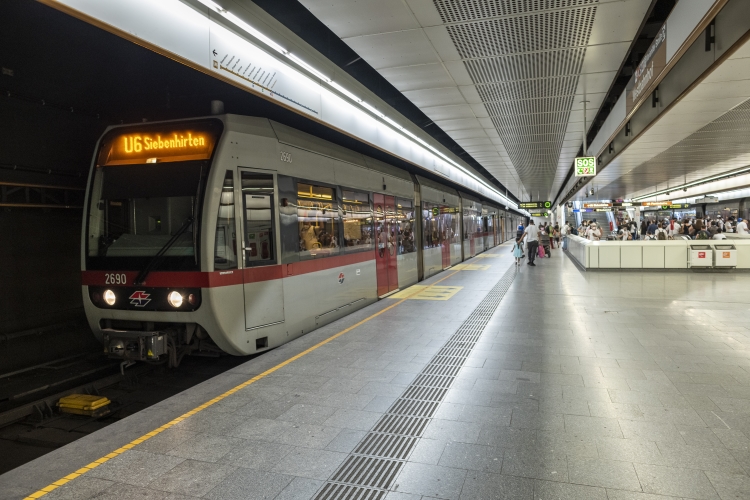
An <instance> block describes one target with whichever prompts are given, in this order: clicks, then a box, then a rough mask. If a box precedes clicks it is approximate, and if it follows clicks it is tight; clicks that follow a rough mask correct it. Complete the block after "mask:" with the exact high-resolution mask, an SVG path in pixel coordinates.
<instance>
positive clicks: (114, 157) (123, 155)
mask: <svg viewBox="0 0 750 500" xmlns="http://www.w3.org/2000/svg"><path fill="white" fill-rule="evenodd" d="M196 125H197V126H196V127H191V128H180V129H168V128H165V127H159V128H154V127H149V128H141V129H134V128H130V127H128V128H124V129H119V130H118V129H115V130H113V131H112V132H111V133H110V134H108V137H106V138H105V139H104V141H102V149H101V151H100V153H99V165H133V164H143V163H162V162H173V161H191V160H208V159H209V158H211V154H212V153H213V150H214V145H215V143H216V135H217V134H216V133H215V132H214V130H211V129H213V128H215V127H214V126H212V125H213V124H211V123H210V122H209V123H202V124H196ZM217 132H218V131H217Z"/></svg>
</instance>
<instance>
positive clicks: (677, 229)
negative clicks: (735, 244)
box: [512, 216, 750, 266]
mask: <svg viewBox="0 0 750 500" xmlns="http://www.w3.org/2000/svg"><path fill="white" fill-rule="evenodd" d="M726 233H737V234H740V235H749V236H750V225H748V222H747V221H746V220H743V219H741V218H736V217H734V216H731V217H728V218H727V219H726V220H724V218H722V217H721V216H718V217H698V218H694V219H687V218H686V219H683V220H682V221H680V220H678V219H677V218H676V217H672V218H671V219H670V218H665V219H663V220H658V219H644V220H643V221H642V222H641V223H640V225H639V224H637V223H636V222H635V221H633V220H629V221H621V222H620V224H619V226H618V227H617V230H616V231H611V234H612V236H613V237H614V239H617V240H621V241H629V240H674V239H678V238H690V239H692V240H709V239H712V240H723V239H726ZM569 234H572V235H576V236H581V237H583V238H586V239H588V240H590V241H599V240H601V239H607V236H606V234H605V232H604V230H603V229H602V228H601V226H600V225H598V224H597V223H596V221H595V220H594V221H586V220H584V221H582V222H581V224H580V225H579V226H578V227H575V226H573V225H572V224H571V223H569V222H566V223H565V224H563V225H562V227H561V226H560V225H559V224H555V225H554V226H553V225H552V224H550V223H548V222H545V223H542V224H540V225H539V226H537V225H536V224H535V223H534V220H533V219H532V220H531V221H529V225H528V226H526V228H524V227H523V226H522V225H520V226H518V231H517V233H516V241H515V244H514V245H513V250H512V252H513V256H514V257H515V258H516V265H517V266H518V265H521V261H522V259H524V258H525V257H526V252H527V253H528V265H530V266H535V265H536V264H535V263H534V262H535V260H536V257H537V256H538V257H550V256H551V252H552V250H553V249H554V248H555V247H558V248H559V247H560V241H561V240H562V241H563V245H564V242H565V241H567V240H565V239H564V237H565V236H567V235H569ZM524 243H525V244H526V248H525V249H524Z"/></svg>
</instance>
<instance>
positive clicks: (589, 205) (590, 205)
mask: <svg viewBox="0 0 750 500" xmlns="http://www.w3.org/2000/svg"><path fill="white" fill-rule="evenodd" d="M611 206H612V204H611V203H584V204H583V207H584V208H608V207H611Z"/></svg>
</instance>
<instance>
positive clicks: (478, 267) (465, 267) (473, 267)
mask: <svg viewBox="0 0 750 500" xmlns="http://www.w3.org/2000/svg"><path fill="white" fill-rule="evenodd" d="M490 267H492V266H490V265H489V264H456V265H455V266H453V267H452V268H451V269H456V270H458V271H486V270H487V269H489V268H490Z"/></svg>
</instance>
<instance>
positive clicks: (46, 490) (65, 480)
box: [26, 271, 458, 500]
mask: <svg viewBox="0 0 750 500" xmlns="http://www.w3.org/2000/svg"><path fill="white" fill-rule="evenodd" d="M457 273H458V271H454V272H452V273H451V274H449V275H448V276H446V277H445V278H441V279H439V280H437V281H436V282H435V283H432V284H431V285H429V286H427V288H425V289H422V288H420V289H418V290H416V291H415V292H414V294H417V293H420V292H424V291H425V290H428V289H429V288H431V287H433V286H435V285H437V284H438V283H440V282H441V281H443V280H447V279H448V278H450V277H451V276H453V275H454V274H457ZM409 297H411V295H409ZM409 297H405V298H403V299H401V300H399V301H398V302H396V303H394V304H391V305H389V306H388V307H386V308H384V309H381V310H380V311H378V312H376V313H375V314H373V315H371V316H368V317H367V318H365V319H363V320H362V321H360V322H359V323H355V324H354V325H352V326H350V327H349V328H346V329H344V330H341V331H340V332H339V333H337V334H335V335H332V336H331V337H328V338H327V339H325V340H324V341H322V342H320V343H318V344H315V345H314V346H312V347H310V348H309V349H306V350H304V351H302V352H301V353H299V354H297V355H296V356H292V357H291V358H289V359H287V360H286V361H284V362H282V363H279V364H278V365H276V366H274V367H273V368H269V369H268V370H266V371H264V372H263V373H261V374H260V375H256V376H255V377H253V378H251V379H250V380H247V381H246V382H243V383H241V384H240V385H238V386H237V387H233V388H232V389H229V390H228V391H227V392H225V393H224V394H221V395H219V396H216V397H215V398H213V399H211V400H209V401H206V402H205V403H203V404H202V405H200V406H198V407H196V408H193V409H192V410H190V411H189V412H187V413H184V414H182V415H180V416H179V417H177V418H175V419H174V420H171V421H169V422H167V423H166V424H164V425H162V426H161V427H158V428H156V429H154V430H153V431H151V432H149V433H148V434H144V435H143V436H141V437H139V438H138V439H134V440H132V441H131V442H129V443H128V444H126V445H124V446H123V447H122V448H117V449H116V450H115V451H113V452H112V453H110V454H108V455H104V456H103V457H101V458H100V459H98V460H94V461H93V462H91V463H90V464H88V465H84V466H83V467H81V468H80V469H78V470H77V471H75V472H73V473H71V474H68V475H67V476H65V477H63V478H62V479H58V480H57V481H55V482H54V483H52V484H49V485H47V486H45V487H44V488H42V489H41V490H39V491H36V492H34V493H32V494H31V495H29V496H27V497H26V500H28V499H31V498H41V497H43V496H44V495H46V494H47V493H49V492H50V491H52V490H55V489H57V488H59V487H60V486H63V485H64V484H67V483H69V482H70V481H72V480H73V479H75V478H77V477H80V476H82V475H83V474H86V473H87V472H88V471H90V470H91V469H95V468H96V467H99V466H100V465H101V464H103V463H106V462H108V461H109V460H111V459H113V458H115V457H116V456H118V455H121V454H122V453H125V452H126V451H127V450H129V449H131V448H133V447H135V446H136V445H139V444H141V443H142V442H144V441H147V440H149V439H151V438H152V437H154V436H158V435H159V434H160V433H161V432H163V431H165V430H167V429H169V428H170V427H172V426H174V425H176V424H179V423H180V422H182V421H183V420H185V419H187V418H189V417H192V416H193V415H195V414H196V413H198V412H200V411H203V410H205V409H206V408H208V407H209V406H211V405H214V404H216V403H218V402H219V401H221V400H223V399H225V398H226V397H228V396H231V395H232V394H234V393H235V392H237V391H239V390H241V389H244V388H245V387H247V386H249V385H250V384H253V383H255V382H257V381H258V380H260V379H262V378H264V377H267V376H268V375H270V374H272V373H273V372H275V371H276V370H278V369H280V368H283V367H285V366H286V365H288V364H289V363H292V362H293V361H296V360H298V359H299V358H301V357H302V356H305V355H307V354H310V353H311V352H313V351H314V350H315V349H317V348H318V347H321V346H323V345H325V344H327V343H328V342H330V341H332V340H334V339H337V338H339V337H341V336H342V335H344V334H345V333H348V332H350V331H352V330H354V329H355V328H357V327H358V326H361V325H363V324H365V323H367V322H368V321H370V320H371V319H373V318H376V317H378V316H380V315H381V314H383V313H384V312H386V311H389V310H391V309H393V308H394V307H396V306H398V305H399V304H402V303H404V302H406V301H407V300H409Z"/></svg>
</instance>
